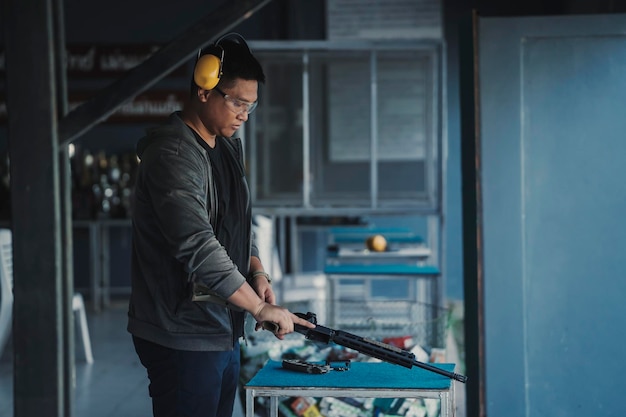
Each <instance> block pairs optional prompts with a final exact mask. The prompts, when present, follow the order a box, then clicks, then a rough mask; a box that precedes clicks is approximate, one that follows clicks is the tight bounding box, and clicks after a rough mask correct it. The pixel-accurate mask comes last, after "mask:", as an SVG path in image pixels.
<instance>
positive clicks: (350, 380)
mask: <svg viewBox="0 0 626 417" xmlns="http://www.w3.org/2000/svg"><path fill="white" fill-rule="evenodd" d="M429 365H432V366H436V367H438V368H441V369H444V370H446V371H449V372H453V371H454V366H455V365H454V364H453V363H437V364H429ZM450 384H451V379H450V378H448V377H446V376H444V375H439V374H437V373H435V372H432V371H429V370H427V369H423V368H419V367H416V366H414V367H413V368H411V369H408V368H405V367H403V366H400V365H394V364H391V363H387V362H352V363H351V364H350V370H348V371H343V372H342V371H330V372H328V373H326V374H307V373H303V372H297V371H292V370H289V369H284V368H283V367H282V361H274V360H269V361H268V362H267V363H266V365H265V366H264V367H263V368H261V370H259V372H257V374H256V375H255V376H254V377H253V378H252V379H251V380H250V382H248V383H247V384H246V385H245V386H246V387H255V388H256V387H290V388H296V387H298V388H299V387H302V388H313V387H316V388H367V389H422V390H424V389H433V390H437V389H449V388H450Z"/></svg>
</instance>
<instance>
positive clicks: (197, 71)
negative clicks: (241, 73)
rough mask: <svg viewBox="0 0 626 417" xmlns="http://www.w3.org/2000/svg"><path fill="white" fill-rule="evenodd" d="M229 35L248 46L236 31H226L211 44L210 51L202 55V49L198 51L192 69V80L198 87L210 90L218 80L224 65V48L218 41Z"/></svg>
mask: <svg viewBox="0 0 626 417" xmlns="http://www.w3.org/2000/svg"><path fill="white" fill-rule="evenodd" d="M230 37H235V38H237V39H238V40H239V43H241V44H242V45H244V46H245V47H246V48H248V44H247V43H246V41H245V40H244V38H243V36H241V35H240V34H238V33H227V34H226V35H224V36H222V37H220V38H219V39H218V40H217V41H216V42H215V43H214V44H213V45H212V46H211V50H212V51H211V52H209V53H207V54H204V55H202V50H200V51H198V60H197V61H196V66H195V68H194V70H193V80H194V82H195V83H196V85H198V87H200V88H203V89H205V90H212V89H213V88H214V87H215V86H216V85H217V83H219V82H220V78H221V77H222V67H223V65H224V48H222V46H221V45H220V42H221V41H223V40H224V39H226V38H230ZM248 50H249V48H248Z"/></svg>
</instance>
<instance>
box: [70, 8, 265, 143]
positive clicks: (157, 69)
mask: <svg viewBox="0 0 626 417" xmlns="http://www.w3.org/2000/svg"><path fill="white" fill-rule="evenodd" d="M270 1H271V0H246V1H233V2H224V3H223V4H222V5H221V6H220V7H218V8H217V9H215V10H213V11H211V12H210V13H209V15H207V16H205V17H204V18H202V19H201V20H199V21H198V22H197V23H195V24H194V25H193V26H191V27H190V28H189V29H188V30H186V31H185V32H184V33H182V34H181V35H179V36H178V37H177V38H175V39H174V40H172V41H171V42H170V43H168V44H167V45H165V46H163V47H162V48H161V49H159V50H158V51H157V52H155V53H154V55H152V56H151V57H150V58H148V59H147V60H146V61H144V62H143V63H142V64H140V65H138V66H137V67H135V68H133V69H132V70H130V71H129V72H127V73H126V74H125V75H124V76H123V77H121V78H120V79H118V80H117V81H116V82H114V83H113V84H111V85H110V86H109V87H107V88H105V89H103V90H101V91H100V93H99V94H97V95H96V96H95V97H93V98H92V99H91V100H89V101H86V102H85V103H83V104H82V105H80V106H78V107H76V108H75V109H74V110H73V111H71V112H70V113H68V114H67V116H66V117H64V118H63V119H61V120H60V122H59V144H60V145H61V146H63V145H66V144H68V143H69V142H71V141H73V140H75V139H76V138H78V137H79V136H80V135H82V134H83V133H85V132H86V131H87V130H89V129H90V128H91V127H93V126H95V125H97V124H98V123H100V122H102V121H104V120H106V118H107V117H109V116H110V115H111V114H113V113H114V112H115V110H117V109H118V108H119V107H120V106H121V105H122V104H124V103H125V102H127V101H128V100H130V99H132V98H133V97H135V96H136V95H138V94H140V93H142V92H143V91H145V90H147V89H148V88H150V87H151V86H152V85H154V84H155V83H157V82H158V81H159V80H161V79H162V78H163V77H165V76H166V75H168V74H169V73H170V72H171V71H173V70H174V69H175V68H177V67H178V66H179V65H180V64H182V63H184V62H185V61H188V60H190V59H192V58H193V57H194V56H195V55H196V54H197V53H198V50H199V49H200V48H201V47H204V46H206V45H208V44H210V43H211V42H213V41H214V40H215V39H217V38H218V36H220V35H222V34H224V33H226V32H227V31H228V30H230V29H232V28H234V27H235V26H237V25H238V24H239V23H241V22H242V21H244V20H246V19H247V18H249V17H250V16H252V15H253V14H254V13H255V12H256V11H257V10H259V9H260V8H261V7H263V6H265V5H266V4H267V3H269V2H270Z"/></svg>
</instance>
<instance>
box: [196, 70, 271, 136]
mask: <svg viewBox="0 0 626 417" xmlns="http://www.w3.org/2000/svg"><path fill="white" fill-rule="evenodd" d="M258 87H259V83H258V82H257V81H254V80H242V79H237V81H236V82H235V84H234V85H232V86H229V87H223V88H222V87H215V88H214V89H213V90H211V91H210V93H209V95H208V97H207V101H206V103H205V105H204V108H205V109H206V111H205V112H204V114H203V117H202V121H203V123H204V124H205V126H206V128H207V129H208V130H209V131H210V132H211V133H213V134H215V135H217V136H224V137H227V138H229V137H231V136H233V135H234V134H235V131H236V130H237V129H239V128H240V127H241V125H242V124H243V123H244V122H245V121H246V120H248V113H249V110H250V109H254V107H255V106H256V101H257V99H258V96H257V94H258Z"/></svg>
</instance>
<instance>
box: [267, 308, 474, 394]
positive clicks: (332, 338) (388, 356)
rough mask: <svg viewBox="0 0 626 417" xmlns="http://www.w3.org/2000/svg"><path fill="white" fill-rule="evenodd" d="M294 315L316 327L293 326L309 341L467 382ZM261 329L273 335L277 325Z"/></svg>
mask: <svg viewBox="0 0 626 417" xmlns="http://www.w3.org/2000/svg"><path fill="white" fill-rule="evenodd" d="M294 314H295V315H296V316H298V317H300V318H303V319H305V320H306V321H308V322H310V323H313V324H315V326H316V327H315V328H314V329H309V328H308V327H304V326H301V325H299V324H294V329H295V331H296V332H298V333H300V334H303V335H304V337H305V338H307V339H309V340H312V341H316V342H322V343H326V344H328V343H330V342H334V343H336V344H338V345H341V346H344V347H347V348H350V349H354V350H356V351H358V352H360V353H363V354H365V355H367V356H371V357H373V358H377V359H380V360H383V361H385V362H389V363H393V364H396V365H400V366H404V367H405V368H409V369H411V368H412V367H413V366H417V367H420V368H423V369H426V370H428V371H431V372H435V373H437V374H440V375H444V376H447V377H448V378H452V379H455V380H457V381H460V382H463V383H465V381H467V376H465V375H459V374H456V373H454V372H449V371H446V370H444V369H440V368H437V367H436V366H432V365H429V364H427V363H424V362H420V361H418V360H417V359H415V354H413V353H412V352H409V351H407V350H404V349H400V348H398V347H395V346H392V345H388V344H386V343H382V342H379V341H377V340H371V339H367V338H365V337H361V336H357V335H355V334H352V333H348V332H344V331H343V330H335V329H331V328H329V327H325V326H321V325H319V324H317V316H316V315H315V313H311V312H309V313H306V314H304V313H294ZM262 327H263V328H264V329H266V330H269V331H271V332H273V333H276V332H277V331H278V325H277V324H276V323H273V322H267V321H266V322H263V323H262Z"/></svg>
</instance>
